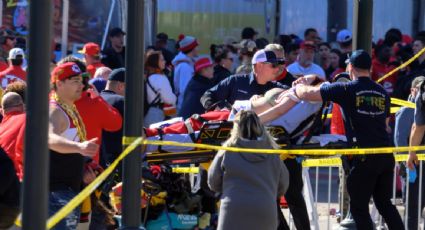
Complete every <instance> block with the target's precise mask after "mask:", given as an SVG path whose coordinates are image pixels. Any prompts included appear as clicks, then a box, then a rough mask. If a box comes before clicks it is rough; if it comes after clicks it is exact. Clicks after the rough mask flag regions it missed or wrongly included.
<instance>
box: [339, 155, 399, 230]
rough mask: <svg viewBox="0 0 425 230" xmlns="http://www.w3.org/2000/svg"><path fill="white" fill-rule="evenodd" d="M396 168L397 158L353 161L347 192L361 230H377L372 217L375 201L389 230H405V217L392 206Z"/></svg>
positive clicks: (380, 157)
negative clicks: (395, 159)
mask: <svg viewBox="0 0 425 230" xmlns="http://www.w3.org/2000/svg"><path fill="white" fill-rule="evenodd" d="M394 164H395V161H394V156H393V155H389V154H386V155H373V156H370V155H369V156H364V157H355V158H354V159H353V160H352V162H351V166H352V168H351V170H350V174H349V175H348V178H347V189H348V193H349V195H350V211H351V214H352V215H353V218H354V221H355V222H356V227H357V229H361V230H369V229H370V230H372V229H373V223H372V219H371V217H370V214H369V201H370V198H371V197H373V200H374V202H375V205H376V208H377V209H378V211H379V213H380V214H381V215H382V217H383V218H384V220H385V222H386V223H387V225H388V228H389V230H400V229H404V226H403V222H402V220H401V217H400V215H399V213H398V211H397V209H396V207H395V206H394V205H393V204H392V203H391V197H392V191H393V190H392V186H393V174H394Z"/></svg>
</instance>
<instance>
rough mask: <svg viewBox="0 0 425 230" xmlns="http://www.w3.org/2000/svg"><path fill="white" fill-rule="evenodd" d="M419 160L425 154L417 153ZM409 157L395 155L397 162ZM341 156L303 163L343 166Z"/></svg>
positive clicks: (314, 165) (424, 157)
mask: <svg viewBox="0 0 425 230" xmlns="http://www.w3.org/2000/svg"><path fill="white" fill-rule="evenodd" d="M416 156H417V157H418V160H420V161H423V160H425V154H417V155H416ZM408 157H409V155H408V154H399V155H395V156H394V158H395V161H396V162H405V161H407V158H408ZM341 164H342V162H341V158H339V157H332V158H323V159H307V160H304V161H303V163H302V165H303V167H338V166H341Z"/></svg>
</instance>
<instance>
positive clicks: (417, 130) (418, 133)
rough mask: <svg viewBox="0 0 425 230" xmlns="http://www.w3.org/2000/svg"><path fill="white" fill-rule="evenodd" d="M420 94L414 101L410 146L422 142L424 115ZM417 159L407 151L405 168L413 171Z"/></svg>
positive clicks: (414, 154) (424, 131)
mask: <svg viewBox="0 0 425 230" xmlns="http://www.w3.org/2000/svg"><path fill="white" fill-rule="evenodd" d="M421 98H422V97H421V94H418V95H417V96H416V99H415V104H416V108H415V116H414V122H413V125H412V130H411V131H410V140H409V141H410V146H418V145H420V144H421V142H422V138H423V137H424V133H425V114H424V112H423V110H422V100H421ZM418 163H419V161H418V157H417V156H416V152H415V151H409V158H408V159H407V166H408V167H409V168H410V169H413V167H414V166H413V164H416V165H417V164H418Z"/></svg>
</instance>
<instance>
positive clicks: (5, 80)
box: [0, 65, 27, 89]
mask: <svg viewBox="0 0 425 230" xmlns="http://www.w3.org/2000/svg"><path fill="white" fill-rule="evenodd" d="M26 80H27V72H25V70H23V69H22V67H21V66H14V65H11V66H9V67H8V68H7V69H6V70H4V71H2V72H0V83H1V87H2V88H3V89H5V88H6V87H7V85H9V84H10V83H12V82H14V81H26Z"/></svg>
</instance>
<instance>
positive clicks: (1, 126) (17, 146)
mask: <svg viewBox="0 0 425 230" xmlns="http://www.w3.org/2000/svg"><path fill="white" fill-rule="evenodd" d="M25 119H26V115H25V113H23V112H11V113H9V114H6V116H4V117H3V121H2V122H1V123H0V146H1V147H2V148H3V149H4V151H5V152H6V153H7V155H8V156H9V157H10V159H11V160H12V161H13V164H14V165H15V170H16V175H17V176H18V178H19V180H20V181H22V178H23V176H24V167H23V158H24V136H25Z"/></svg>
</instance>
